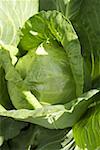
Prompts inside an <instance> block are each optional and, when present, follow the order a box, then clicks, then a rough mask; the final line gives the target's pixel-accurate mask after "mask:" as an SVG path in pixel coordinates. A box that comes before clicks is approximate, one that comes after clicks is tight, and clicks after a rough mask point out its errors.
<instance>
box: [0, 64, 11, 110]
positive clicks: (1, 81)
mask: <svg viewBox="0 0 100 150" xmlns="http://www.w3.org/2000/svg"><path fill="white" fill-rule="evenodd" d="M4 76H5V73H4V69H3V68H2V67H0V104H1V105H3V106H4V107H5V108H6V109H10V108H12V104H11V101H10V98H9V94H8V90H7V82H6V80H5V77H4Z"/></svg>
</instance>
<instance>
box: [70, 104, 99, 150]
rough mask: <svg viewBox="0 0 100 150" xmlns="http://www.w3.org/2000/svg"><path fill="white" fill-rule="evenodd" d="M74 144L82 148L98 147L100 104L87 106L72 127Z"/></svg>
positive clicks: (92, 149) (92, 148) (91, 149)
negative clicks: (80, 117)
mask: <svg viewBox="0 0 100 150" xmlns="http://www.w3.org/2000/svg"><path fill="white" fill-rule="evenodd" d="M73 132H74V138H75V141H76V144H77V145H78V146H79V147H80V148H81V149H83V150H85V149H88V150H94V149H98V150H99V149H100V104H97V105H96V106H95V107H92V108H89V110H88V111H87V112H86V115H85V116H84V117H83V118H82V119H81V120H80V121H79V122H78V123H76V124H75V126H74V127H73Z"/></svg>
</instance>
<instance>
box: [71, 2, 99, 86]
mask: <svg viewBox="0 0 100 150" xmlns="http://www.w3.org/2000/svg"><path fill="white" fill-rule="evenodd" d="M99 8H100V1H98V0H95V1H94V0H71V1H70V3H69V10H68V12H69V14H68V16H69V19H70V20H71V21H72V23H73V25H74V28H75V30H76V32H77V34H78V36H79V39H80V43H81V46H82V53H83V56H84V66H85V68H86V76H87V77H86V84H88V85H89V80H90V79H91V80H94V81H93V84H94V82H95V84H96V82H97V83H98V80H97V81H96V79H98V78H100V40H99V38H100V34H99V33H100V11H99ZM87 71H88V72H87ZM90 82H91V81H90Z"/></svg>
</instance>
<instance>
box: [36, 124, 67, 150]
mask: <svg viewBox="0 0 100 150" xmlns="http://www.w3.org/2000/svg"><path fill="white" fill-rule="evenodd" d="M35 130H37V133H38V134H37V136H36V139H37V148H36V150H51V149H55V150H60V149H61V147H62V146H61V142H62V141H63V139H64V137H65V134H66V133H67V132H68V131H67V129H64V130H49V129H45V128H42V127H38V126H37V128H36V129H35ZM44 139H45V140H44Z"/></svg>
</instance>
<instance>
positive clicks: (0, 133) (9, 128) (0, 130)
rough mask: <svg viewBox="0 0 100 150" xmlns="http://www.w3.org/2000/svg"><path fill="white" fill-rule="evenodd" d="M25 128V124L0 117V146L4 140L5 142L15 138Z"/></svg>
mask: <svg viewBox="0 0 100 150" xmlns="http://www.w3.org/2000/svg"><path fill="white" fill-rule="evenodd" d="M25 126H27V123H24V122H19V121H15V120H13V119H11V118H7V117H0V146H1V145H2V143H3V141H4V140H6V141H7V140H9V139H12V138H13V137H15V136H17V135H18V134H19V133H20V130H21V129H22V128H24V127H25ZM1 140H2V141H1Z"/></svg>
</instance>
